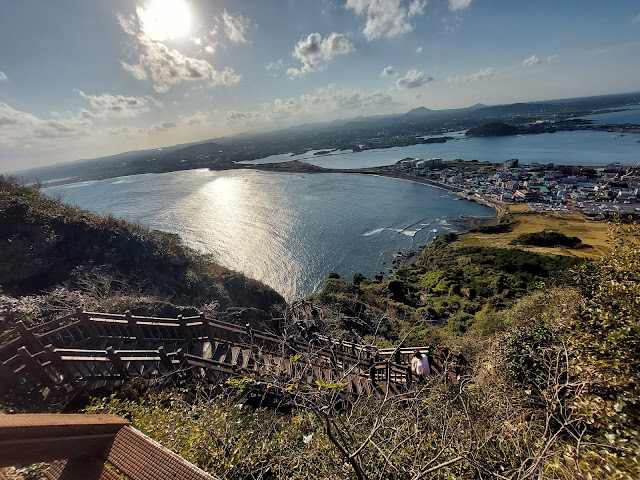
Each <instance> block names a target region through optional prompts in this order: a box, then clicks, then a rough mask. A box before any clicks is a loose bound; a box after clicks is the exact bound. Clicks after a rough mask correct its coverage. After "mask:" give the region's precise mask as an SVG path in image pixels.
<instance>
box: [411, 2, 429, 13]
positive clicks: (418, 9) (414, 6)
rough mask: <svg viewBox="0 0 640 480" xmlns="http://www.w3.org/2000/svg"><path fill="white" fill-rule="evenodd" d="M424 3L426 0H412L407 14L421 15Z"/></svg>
mask: <svg viewBox="0 0 640 480" xmlns="http://www.w3.org/2000/svg"><path fill="white" fill-rule="evenodd" d="M426 4H427V0H413V1H412V2H411V5H409V16H410V17H413V16H415V15H422V14H423V13H424V7H425V5H426Z"/></svg>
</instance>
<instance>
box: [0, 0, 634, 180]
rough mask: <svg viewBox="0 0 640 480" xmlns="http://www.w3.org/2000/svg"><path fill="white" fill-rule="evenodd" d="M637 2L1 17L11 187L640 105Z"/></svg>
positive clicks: (213, 0)
mask: <svg viewBox="0 0 640 480" xmlns="http://www.w3.org/2000/svg"><path fill="white" fill-rule="evenodd" d="M639 58H640V3H639V2H638V1H637V0H628V1H627V0H616V1H611V2H604V1H602V0H562V1H558V0H537V1H535V2H532V1H512V0H268V1H266V0H228V1H227V0H109V1H104V0H57V1H55V2H53V1H51V0H20V1H4V2H2V3H0V172H11V171H16V170H24V169H27V168H31V167H36V166H44V165H49V164H54V163H59V162H65V161H72V160H77V159H81V158H95V157H99V156H105V155H110V154H116V153H121V152H125V151H131V150H139V149H147V148H158V147H162V146H169V145H175V144H180V143H188V142H194V141H199V140H205V139H209V138H216V137H220V136H224V135H230V134H233V133H239V132H245V131H257V130H262V131H264V130H271V129H278V128H282V127H287V126H291V125H298V124H301V123H305V122H315V121H325V120H333V119H336V118H352V117H355V116H357V115H374V114H388V113H399V112H406V111H408V110H409V109H411V108H415V107H418V106H426V107H428V108H432V109H445V108H458V107H466V106H470V105H473V104H475V103H484V104H502V103H513V102H519V101H533V100H549V99H555V98H567V97H580V96H589V95H600V94H608V93H622V92H634V91H638V90H639V89H640V61H638V59H639Z"/></svg>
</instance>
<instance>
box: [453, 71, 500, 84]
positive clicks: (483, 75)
mask: <svg viewBox="0 0 640 480" xmlns="http://www.w3.org/2000/svg"><path fill="white" fill-rule="evenodd" d="M497 76H498V71H497V70H496V69H495V68H493V67H487V68H485V69H484V70H480V71H479V72H475V73H471V74H469V75H455V76H450V77H448V78H447V81H448V82H449V83H465V82H472V81H474V80H489V79H491V78H495V77H497Z"/></svg>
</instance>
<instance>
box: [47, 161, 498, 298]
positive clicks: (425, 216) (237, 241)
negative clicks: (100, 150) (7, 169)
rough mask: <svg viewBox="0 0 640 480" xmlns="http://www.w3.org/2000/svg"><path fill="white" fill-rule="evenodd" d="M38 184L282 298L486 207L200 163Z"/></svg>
mask: <svg viewBox="0 0 640 480" xmlns="http://www.w3.org/2000/svg"><path fill="white" fill-rule="evenodd" d="M45 193H47V194H48V195H52V196H62V199H63V200H64V201H66V202H68V203H71V204H74V205H77V206H79V207H82V208H85V209H88V210H91V211H93V212H96V213H108V212H110V213H113V214H114V215H116V216H118V217H122V218H126V219H128V220H132V221H134V222H140V223H141V224H142V225H145V226H147V227H149V228H152V229H158V230H163V231H166V232H171V233H177V234H179V235H180V236H181V238H182V239H183V240H184V241H185V243H186V244H187V245H188V246H190V247H192V248H195V249H197V250H199V251H201V252H204V253H209V254H211V255H212V257H213V259H214V260H215V261H217V262H218V263H220V264H221V265H223V266H225V267H228V268H231V269H233V270H237V271H240V272H242V273H244V274H246V275H248V276H249V277H252V278H256V279H258V280H261V281H262V282H264V283H266V284H267V285H269V286H271V287H273V288H274V289H275V290H277V291H278V292H279V293H281V294H282V295H283V296H284V297H285V298H286V299H287V300H289V301H290V300H294V299H299V298H303V297H305V296H307V295H308V294H310V293H312V292H314V291H317V290H318V289H320V288H321V287H322V285H323V284H324V281H325V280H326V278H327V275H328V274H329V273H330V272H336V273H339V274H340V275H342V276H344V277H346V278H347V279H349V280H351V279H352V278H353V276H354V274H356V273H362V274H364V275H366V276H369V277H373V276H375V275H376V274H379V273H381V272H384V273H385V274H388V273H389V270H390V268H391V267H392V264H393V260H394V258H396V257H397V256H398V255H399V254H400V253H403V254H406V253H408V252H409V251H412V250H415V249H417V248H418V247H420V246H423V245H425V244H427V243H429V242H430V241H431V240H433V238H435V236H436V235H439V234H442V233H446V232H457V231H462V230H463V229H464V219H465V218H468V217H478V216H494V215H495V212H494V211H493V210H491V209H490V208H488V207H484V206H481V205H477V204H475V203H472V202H468V201H466V200H460V199H459V198H458V197H457V196H456V195H454V194H452V193H450V192H447V191H445V190H441V189H438V188H435V187H431V186H427V185H423V184H418V183H414V182H409V181H406V180H399V179H393V178H385V177H375V176H365V175H354V174H299V173H271V172H259V171H245V170H232V171H223V172H213V171H209V170H205V169H201V170H188V171H182V172H170V173H163V174H146V175H136V176H130V177H120V178H113V179H108V180H101V181H95V182H82V183H76V184H70V185H63V186H57V187H50V188H47V189H45Z"/></svg>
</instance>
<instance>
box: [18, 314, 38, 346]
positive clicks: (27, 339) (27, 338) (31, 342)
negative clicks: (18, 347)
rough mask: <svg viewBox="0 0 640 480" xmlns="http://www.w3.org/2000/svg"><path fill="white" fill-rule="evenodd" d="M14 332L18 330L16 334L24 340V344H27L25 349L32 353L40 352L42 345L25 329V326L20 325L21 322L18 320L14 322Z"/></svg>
mask: <svg viewBox="0 0 640 480" xmlns="http://www.w3.org/2000/svg"><path fill="white" fill-rule="evenodd" d="M16 330H18V333H19V334H20V336H21V337H22V339H23V340H24V343H26V344H27V347H29V350H30V351H32V352H41V351H42V344H41V343H40V341H39V340H38V339H37V338H36V336H35V335H34V334H33V333H32V332H31V331H30V330H29V329H28V328H27V327H26V325H25V324H24V323H22V321H20V320H18V321H17V322H16Z"/></svg>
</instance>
